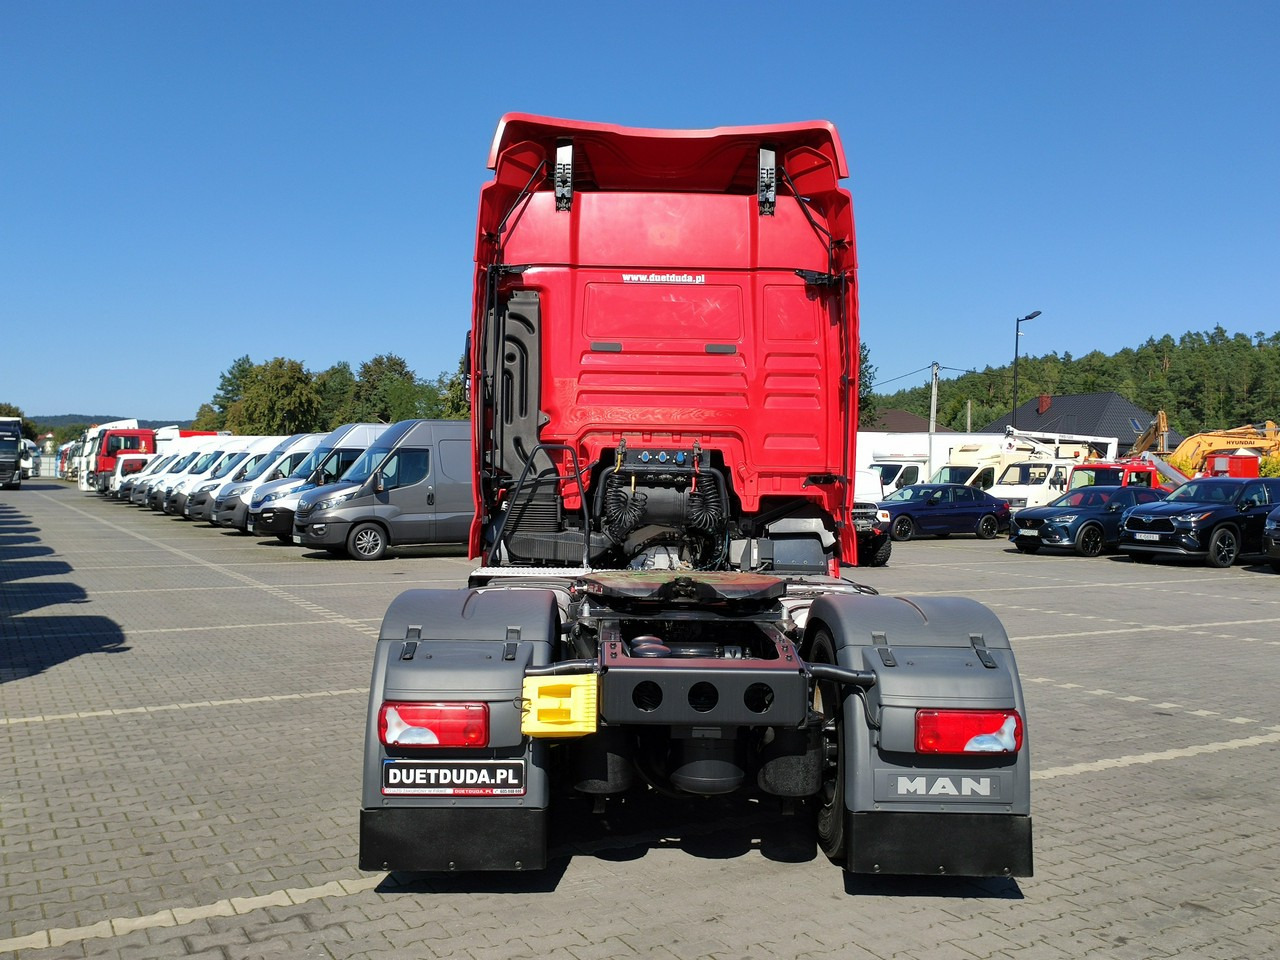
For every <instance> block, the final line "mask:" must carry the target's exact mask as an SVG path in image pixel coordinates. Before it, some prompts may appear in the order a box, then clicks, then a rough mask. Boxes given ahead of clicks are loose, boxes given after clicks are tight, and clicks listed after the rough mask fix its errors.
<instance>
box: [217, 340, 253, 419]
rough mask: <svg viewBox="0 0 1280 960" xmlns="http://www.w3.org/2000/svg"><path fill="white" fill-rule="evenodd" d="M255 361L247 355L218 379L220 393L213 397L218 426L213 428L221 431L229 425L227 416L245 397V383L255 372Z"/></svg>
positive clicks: (233, 362) (236, 361) (235, 362)
mask: <svg viewBox="0 0 1280 960" xmlns="http://www.w3.org/2000/svg"><path fill="white" fill-rule="evenodd" d="M254 369H255V368H254V365H253V361H252V360H250V359H249V355H248V354H245V355H244V356H243V357H240V358H239V359H237V360H233V361H232V362H231V366H229V367H227V369H226V370H225V371H223V373H222V375H221V376H220V377H219V378H218V392H217V393H215V394H214V395H213V407H214V410H215V411H216V414H217V421H218V422H217V425H216V426H214V427H212V428H206V429H214V430H221V429H223V428H224V427H226V425H227V415H228V414H229V412H230V410H231V407H232V406H233V405H235V404H236V403H237V402H238V401H239V400H240V398H241V397H242V396H243V395H244V388H245V383H246V381H247V380H248V378H249V377H250V376H251V375H252V373H253V371H254Z"/></svg>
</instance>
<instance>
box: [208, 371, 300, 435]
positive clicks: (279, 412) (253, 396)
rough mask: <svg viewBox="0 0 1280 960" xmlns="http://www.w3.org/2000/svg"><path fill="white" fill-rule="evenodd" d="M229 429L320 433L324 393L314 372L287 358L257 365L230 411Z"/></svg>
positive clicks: (250, 433)
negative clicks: (319, 391)
mask: <svg viewBox="0 0 1280 960" xmlns="http://www.w3.org/2000/svg"><path fill="white" fill-rule="evenodd" d="M226 429H228V430H231V431H232V432H233V433H237V434H242V435H243V434H247V435H276V434H290V433H313V432H319V431H320V429H321V425H320V394H319V393H318V392H317V391H316V388H315V384H314V383H313V382H312V377H311V374H310V373H308V372H307V371H306V370H305V369H304V368H303V366H302V364H301V363H299V362H298V361H297V360H287V359H285V358H284V357H276V358H275V359H274V360H270V361H268V362H267V363H263V364H259V365H258V366H256V367H253V368H252V370H251V371H250V373H249V375H248V376H247V377H245V381H244V386H243V390H242V392H241V396H240V399H239V400H237V401H236V402H235V403H233V404H232V405H231V407H230V409H228V411H227V419H226Z"/></svg>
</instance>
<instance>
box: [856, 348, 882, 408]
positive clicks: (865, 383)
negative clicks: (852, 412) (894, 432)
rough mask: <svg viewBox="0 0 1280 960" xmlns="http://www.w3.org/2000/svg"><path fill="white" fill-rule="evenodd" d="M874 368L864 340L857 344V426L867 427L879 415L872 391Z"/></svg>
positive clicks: (874, 378)
mask: <svg viewBox="0 0 1280 960" xmlns="http://www.w3.org/2000/svg"><path fill="white" fill-rule="evenodd" d="M875 382H876V368H875V367H874V366H872V364H871V351H870V350H869V349H868V348H867V344H866V341H863V342H862V343H860V344H858V426H859V427H869V426H870V425H871V424H873V423H875V420H876V417H877V416H878V415H879V412H880V411H879V404H878V403H877V402H876V395H875V391H874V389H873V388H874V387H875Z"/></svg>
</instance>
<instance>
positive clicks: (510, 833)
mask: <svg viewBox="0 0 1280 960" xmlns="http://www.w3.org/2000/svg"><path fill="white" fill-rule="evenodd" d="M546 865H547V811H546V810H545V809H530V808H525V807H468V808H458V807H388V808H386V809H381V810H368V809H366V810H361V811H360V869H361V870H408V871H423V872H434V871H449V872H456V871H465V870H507V871H512V870H542V869H545V867H546Z"/></svg>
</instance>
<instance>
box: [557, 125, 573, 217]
mask: <svg viewBox="0 0 1280 960" xmlns="http://www.w3.org/2000/svg"><path fill="white" fill-rule="evenodd" d="M555 188H556V209H557V210H569V209H571V208H572V207H573V144H572V143H571V142H569V141H563V142H561V143H558V144H556V169H555Z"/></svg>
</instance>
